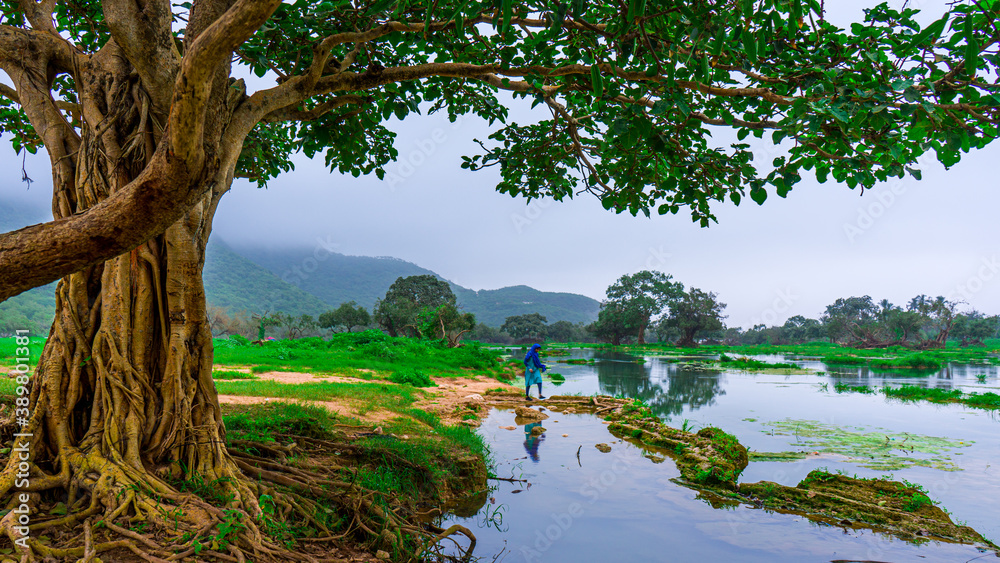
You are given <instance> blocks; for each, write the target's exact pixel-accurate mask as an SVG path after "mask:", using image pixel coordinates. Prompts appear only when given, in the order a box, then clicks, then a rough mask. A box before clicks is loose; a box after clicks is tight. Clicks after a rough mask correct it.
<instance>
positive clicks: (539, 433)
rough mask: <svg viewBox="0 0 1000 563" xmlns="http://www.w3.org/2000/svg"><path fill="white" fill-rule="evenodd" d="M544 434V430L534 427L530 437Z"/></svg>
mask: <svg viewBox="0 0 1000 563" xmlns="http://www.w3.org/2000/svg"><path fill="white" fill-rule="evenodd" d="M544 433H545V428H543V427H541V426H536V427H534V428H532V429H531V435H532V436H541V435H542V434H544Z"/></svg>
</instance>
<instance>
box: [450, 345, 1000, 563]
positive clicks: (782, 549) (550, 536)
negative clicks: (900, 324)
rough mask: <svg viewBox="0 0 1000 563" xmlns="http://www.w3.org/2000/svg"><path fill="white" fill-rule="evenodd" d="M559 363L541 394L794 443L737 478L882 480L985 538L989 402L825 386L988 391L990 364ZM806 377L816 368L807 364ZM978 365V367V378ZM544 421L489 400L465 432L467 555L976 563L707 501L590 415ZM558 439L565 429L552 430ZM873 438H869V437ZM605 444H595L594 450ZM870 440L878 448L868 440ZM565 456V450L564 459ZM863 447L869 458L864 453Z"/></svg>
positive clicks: (991, 512) (997, 494)
mask: <svg viewBox="0 0 1000 563" xmlns="http://www.w3.org/2000/svg"><path fill="white" fill-rule="evenodd" d="M567 358H583V359H590V358H593V359H594V360H595V361H594V363H593V364H588V365H570V364H565V363H556V362H554V361H553V359H550V360H547V363H548V364H549V366H550V370H549V371H550V372H557V373H560V374H562V375H563V376H565V377H566V381H565V383H563V384H562V385H560V386H558V387H555V386H553V384H552V383H548V382H547V383H546V384H545V393H546V394H582V395H591V394H594V393H599V394H606V395H618V396H625V397H634V398H640V399H642V400H643V401H645V402H646V403H647V404H648V405H649V406H650V407H651V408H652V409H653V411H654V412H655V413H657V414H658V415H659V416H660V417H661V418H662V419H663V420H664V421H666V422H667V423H668V424H670V425H671V426H674V427H677V428H681V427H685V428H688V429H693V430H697V429H698V428H701V427H704V426H717V427H719V428H722V429H723V430H725V431H726V432H729V433H731V434H734V435H736V436H737V438H739V440H740V442H741V443H742V444H743V445H745V446H746V447H747V448H748V449H749V450H751V451H757V452H788V451H793V452H805V453H806V457H805V458H804V459H801V460H797V461H794V462H773V461H751V463H750V465H749V466H748V467H747V469H746V470H745V471H744V473H743V475H742V476H741V478H740V481H741V482H754V481H759V480H768V481H774V482H777V483H781V484H785V485H795V484H797V483H798V482H799V481H800V480H801V479H802V478H804V477H805V476H806V474H808V473H809V471H811V470H813V469H816V468H826V469H827V470H828V471H831V472H837V471H840V472H844V473H846V474H848V475H856V476H858V477H877V476H883V475H890V474H891V475H892V476H893V478H894V479H897V480H903V479H905V480H907V481H910V482H913V483H918V484H920V485H923V486H924V487H925V488H926V489H927V490H928V492H929V496H930V497H931V498H932V499H933V500H935V501H938V502H940V506H942V507H943V508H945V509H946V510H948V511H949V513H950V514H951V515H952V518H953V520H955V521H956V522H962V523H966V524H968V525H970V526H972V527H973V528H975V529H976V530H977V531H979V532H980V533H982V534H983V535H984V536H985V537H987V538H989V539H990V540H992V541H994V542H997V541H1000V506H997V504H996V503H995V502H993V500H992V499H997V498H1000V463H998V462H1000V460H997V452H1000V434H998V432H997V431H998V430H1000V426H998V419H997V415H996V413H994V412H989V411H981V410H975V409H971V408H969V407H966V406H963V405H936V404H931V403H926V402H919V403H903V402H899V401H896V400H891V399H886V398H885V397H883V396H881V395H878V394H874V395H870V394H860V393H837V392H836V391H835V384H836V382H843V383H847V384H851V385H869V386H873V387H881V386H882V385H883V384H902V383H906V384H911V385H923V386H932V387H940V388H945V389H953V388H961V389H962V390H964V391H971V390H980V391H988V390H993V391H995V389H996V388H997V386H998V370H997V368H996V367H991V366H964V365H963V366H949V367H946V368H945V369H943V370H941V371H939V372H935V373H930V374H924V375H919V376H907V375H904V374H905V373H906V372H899V371H896V372H873V371H871V370H869V369H867V368H858V367H854V366H852V367H835V366H825V365H823V364H822V363H820V362H817V361H815V360H811V359H808V358H791V357H790V358H783V357H781V356H760V357H757V359H763V360H767V361H772V362H774V361H793V362H794V363H796V364H798V365H801V366H803V367H805V368H810V369H812V370H815V372H813V373H809V374H799V375H780V374H773V373H746V372H739V371H731V370H728V371H721V372H718V371H704V370H690V369H682V366H681V364H679V363H678V362H677V361H675V360H671V359H667V358H656V357H635V356H630V355H626V354H621V353H613V352H611V353H609V352H605V351H592V350H574V351H573V354H572V355H571V356H567V357H559V358H555V359H560V360H562V359H567ZM820 372H822V373H820ZM978 375H985V378H984V382H983V383H981V382H980V380H979V378H978V377H977V376H978ZM549 414H550V415H551V418H550V419H549V420H546V421H543V422H542V425H543V426H544V428H546V432H545V433H544V434H543V435H542V436H540V437H532V436H530V434H529V433H530V428H527V429H526V427H524V426H519V427H517V428H516V429H515V430H513V431H512V430H505V429H503V428H501V427H502V426H510V425H513V424H514V422H513V420H514V416H513V413H511V412H505V411H500V410H494V411H492V412H491V413H490V415H489V417H488V418H486V419H485V420H484V421H483V425H482V427H481V428H480V429H479V432H480V433H481V434H482V435H483V436H484V438H485V439H486V440H487V442H488V443H489V445H490V447H491V448H492V450H493V454H494V456H493V457H494V460H495V461H496V474H497V476H500V477H505V478H512V479H520V480H524V481H525V482H506V481H491V484H493V485H495V486H496V489H495V490H493V491H492V492H491V493H490V497H491V500H490V501H489V502H487V504H486V505H485V506H484V507H483V508H482V509H481V510H480V511H479V513H478V514H477V515H476V516H474V517H471V518H457V517H449V518H448V519H447V521H448V522H457V523H462V524H463V525H465V526H467V527H469V528H470V529H471V530H472V531H473V532H474V533H475V534H476V536H477V538H478V545H477V548H476V552H475V554H476V555H477V556H479V557H481V558H484V560H487V561H489V560H492V559H493V558H494V557H496V560H497V561H500V560H503V561H611V560H623V561H714V560H733V561H959V562H963V561H968V560H970V559H973V558H981V559H977V560H979V561H982V560H988V559H995V556H994V555H993V554H992V553H991V552H985V553H984V552H982V551H980V550H978V549H976V548H973V547H969V546H958V545H953V544H948V543H943V542H926V543H924V544H922V545H919V546H918V545H913V544H911V543H907V542H903V541H900V540H897V539H894V538H892V537H887V536H885V535H883V534H880V533H876V532H873V531H871V530H864V529H855V528H852V527H842V526H836V525H827V524H820V523H816V522H813V521H810V520H808V519H806V518H804V517H802V516H798V515H794V514H781V513H776V512H772V511H769V510H766V509H759V508H755V507H753V506H750V505H746V504H733V503H731V502H727V501H722V500H721V499H719V498H718V497H715V496H714V495H711V494H705V493H700V492H698V491H695V490H692V489H689V488H687V487H684V486H681V485H679V484H677V483H675V482H674V481H673V480H672V479H675V478H677V477H678V476H679V471H678V470H677V469H676V467H674V465H673V463H672V462H671V461H670V459H669V458H667V459H666V461H662V462H660V463H656V462H654V460H653V459H650V458H655V459H656V460H659V459H660V458H659V457H657V456H653V455H651V454H650V452H648V451H647V450H645V449H643V448H640V447H637V446H635V445H632V444H630V443H627V442H622V441H620V440H618V439H617V438H615V437H614V436H612V435H611V434H610V433H609V432H608V431H607V427H606V425H604V424H603V423H602V421H601V420H600V419H599V418H597V417H594V416H591V415H580V414H560V413H554V412H551V411H550V412H549ZM564 434H565V435H566V436H564ZM883 439H884V441H885V442H884V443H883V442H882V441H883ZM597 443H606V444H608V445H610V446H611V451H609V452H608V453H602V452H600V451H599V450H598V449H597V448H595V447H594V445H595V444H597ZM872 443H876V444H877V446H878V447H876V448H874V449H873V448H870V447H868V445H870V444H872ZM577 452H579V457H577ZM870 453H871V454H874V455H869V454H870Z"/></svg>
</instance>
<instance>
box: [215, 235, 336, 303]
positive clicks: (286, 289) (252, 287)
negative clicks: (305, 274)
mask: <svg viewBox="0 0 1000 563" xmlns="http://www.w3.org/2000/svg"><path fill="white" fill-rule="evenodd" d="M203 277H204V281H205V297H206V298H207V300H208V303H209V304H210V305H215V306H217V307H224V308H226V309H229V311H230V312H233V313H236V312H239V311H247V312H249V313H263V312H265V311H268V312H271V313H275V312H277V311H283V312H285V313H289V314H292V315H295V316H298V315H303V314H306V315H312V316H314V317H315V316H318V315H319V314H320V313H322V312H324V311H326V310H327V309H329V308H330V307H329V306H328V305H327V304H326V303H325V302H324V301H323V300H322V299H320V298H318V297H316V296H315V295H312V294H310V293H307V292H305V291H303V290H302V289H299V288H298V287H295V286H294V285H292V284H290V283H288V282H286V281H282V279H281V278H279V277H278V276H276V275H274V274H273V273H271V272H270V271H269V270H267V269H266V268H262V267H261V266H258V265H257V264H254V263H253V262H251V261H250V260H247V259H246V258H244V257H243V256H240V255H239V254H237V253H236V252H233V250H232V249H231V248H229V246H227V245H226V243H225V242H222V241H221V240H217V239H215V238H212V239H209V241H208V246H207V247H206V249H205V270H204V272H203Z"/></svg>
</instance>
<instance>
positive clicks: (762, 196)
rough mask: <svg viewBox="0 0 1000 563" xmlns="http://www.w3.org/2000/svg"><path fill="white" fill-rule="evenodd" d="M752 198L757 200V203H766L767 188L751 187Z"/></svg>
mask: <svg viewBox="0 0 1000 563" xmlns="http://www.w3.org/2000/svg"><path fill="white" fill-rule="evenodd" d="M750 199H752V200H754V201H755V202H757V205H764V202H765V201H766V200H767V190H765V189H764V188H760V187H756V186H755V187H753V188H750Z"/></svg>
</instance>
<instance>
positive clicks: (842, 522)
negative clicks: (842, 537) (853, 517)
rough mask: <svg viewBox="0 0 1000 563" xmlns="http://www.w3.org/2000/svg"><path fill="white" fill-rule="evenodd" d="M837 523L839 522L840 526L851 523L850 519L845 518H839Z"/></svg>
mask: <svg viewBox="0 0 1000 563" xmlns="http://www.w3.org/2000/svg"><path fill="white" fill-rule="evenodd" d="M839 524H840V525H841V526H850V525H851V521H850V520H848V519H846V518H845V519H843V520H841V521H840V522H839Z"/></svg>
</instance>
